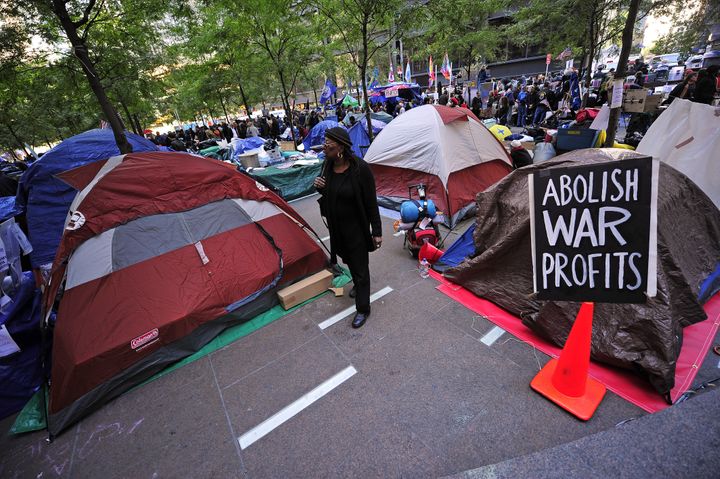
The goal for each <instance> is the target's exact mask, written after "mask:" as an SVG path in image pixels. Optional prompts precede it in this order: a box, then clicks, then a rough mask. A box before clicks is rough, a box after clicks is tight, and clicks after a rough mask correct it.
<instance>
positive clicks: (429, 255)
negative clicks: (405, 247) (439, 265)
mask: <svg viewBox="0 0 720 479" xmlns="http://www.w3.org/2000/svg"><path fill="white" fill-rule="evenodd" d="M443 253H444V252H443V250H441V249H438V248H436V247H435V246H434V245H431V244H430V243H424V244H423V245H422V247H421V248H420V252H419V253H418V261H422V260H423V259H426V260H427V261H428V263H430V264H434V263H435V261H437V260H439V259H440V257H441V256H442V255H443Z"/></svg>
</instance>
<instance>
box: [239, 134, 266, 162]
mask: <svg viewBox="0 0 720 479" xmlns="http://www.w3.org/2000/svg"><path fill="white" fill-rule="evenodd" d="M264 145H265V140H264V139H263V138H260V137H259V136H251V137H250V138H233V141H232V147H233V155H232V158H233V160H237V158H238V156H240V155H241V154H243V153H245V152H246V151H249V150H255V149H257V148H260V147H261V146H264Z"/></svg>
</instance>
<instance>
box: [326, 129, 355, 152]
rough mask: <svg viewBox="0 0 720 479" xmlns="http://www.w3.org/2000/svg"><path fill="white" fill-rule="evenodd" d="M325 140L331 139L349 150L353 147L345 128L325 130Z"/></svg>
mask: <svg viewBox="0 0 720 479" xmlns="http://www.w3.org/2000/svg"><path fill="white" fill-rule="evenodd" d="M325 138H330V139H331V140H333V141H336V142H338V143H340V144H341V145H343V146H347V147H348V148H350V147H352V140H351V139H350V135H348V132H347V130H346V129H345V128H342V127H339V126H335V127H333V128H328V129H327V130H325Z"/></svg>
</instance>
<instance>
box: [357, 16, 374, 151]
mask: <svg viewBox="0 0 720 479" xmlns="http://www.w3.org/2000/svg"><path fill="white" fill-rule="evenodd" d="M362 36H363V57H362V62H361V64H360V75H362V89H363V101H364V102H365V106H364V108H365V122H366V124H367V129H368V137H370V143H372V142H373V140H374V135H373V131H372V116H371V115H370V97H369V96H368V92H367V64H368V60H369V59H368V34H367V21H366V22H364V23H363V26H362Z"/></svg>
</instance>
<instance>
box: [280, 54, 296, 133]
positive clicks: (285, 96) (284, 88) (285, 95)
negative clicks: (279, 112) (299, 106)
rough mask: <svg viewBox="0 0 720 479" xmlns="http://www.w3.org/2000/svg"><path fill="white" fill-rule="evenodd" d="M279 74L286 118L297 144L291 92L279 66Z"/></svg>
mask: <svg viewBox="0 0 720 479" xmlns="http://www.w3.org/2000/svg"><path fill="white" fill-rule="evenodd" d="M278 76H279V77H280V86H281V87H282V102H283V108H284V109H285V119H286V120H287V121H288V123H290V135H291V136H292V141H293V143H294V144H295V146H297V138H295V125H294V124H293V117H292V111H291V110H290V100H288V98H289V97H290V93H289V92H288V91H287V85H285V75H283V72H282V69H281V68H279V67H278Z"/></svg>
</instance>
